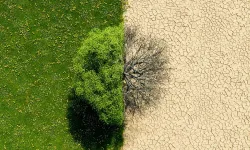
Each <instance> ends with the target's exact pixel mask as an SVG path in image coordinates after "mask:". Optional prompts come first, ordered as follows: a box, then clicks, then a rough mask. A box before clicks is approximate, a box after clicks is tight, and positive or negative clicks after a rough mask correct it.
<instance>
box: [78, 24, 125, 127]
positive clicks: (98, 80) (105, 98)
mask: <svg viewBox="0 0 250 150" xmlns="http://www.w3.org/2000/svg"><path fill="white" fill-rule="evenodd" d="M123 38H124V35H123V26H122V24H120V25H119V26H115V27H108V28H106V29H105V30H99V29H94V30H92V31H91V32H90V33H89V35H88V38H87V39H86V40H84V41H83V43H82V46H81V48H80V49H79V51H78V53H77V56H76V58H75V59H74V70H75V72H76V76H77V81H76V84H75V88H76V94H77V95H78V96H82V97H84V99H86V100H87V102H88V103H89V104H90V105H91V106H92V107H93V108H94V109H95V110H96V111H97V113H98V115H99V117H100V120H102V121H103V122H105V123H106V124H113V125H121V124H122V123H123V120H124V115H123V113H124V104H123V94H122V74H123Z"/></svg>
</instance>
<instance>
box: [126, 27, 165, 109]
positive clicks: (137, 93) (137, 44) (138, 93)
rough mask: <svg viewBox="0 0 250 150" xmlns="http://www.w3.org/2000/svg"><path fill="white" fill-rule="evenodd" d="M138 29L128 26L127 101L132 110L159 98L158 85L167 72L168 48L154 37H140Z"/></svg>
mask: <svg viewBox="0 0 250 150" xmlns="http://www.w3.org/2000/svg"><path fill="white" fill-rule="evenodd" d="M137 31H138V30H137V29H136V28H131V27H128V28H125V55H124V62H125V65H124V76H123V78H124V83H125V84H124V86H123V92H124V101H125V108H126V109H129V110H130V111H132V112H133V113H134V112H135V111H136V110H140V108H142V106H144V105H145V104H151V103H154V101H155V100H157V99H158V96H159V93H157V91H158V90H157V88H158V85H159V84H161V83H162V82H163V81H164V80H163V79H164V78H165V77H167V76H166V75H167V74H166V66H165V65H166V64H167V60H168V59H167V58H166V55H164V54H163V52H164V50H166V49H165V47H164V46H160V45H159V43H158V42H157V41H155V40H152V39H151V38H150V37H149V38H138V36H137Z"/></svg>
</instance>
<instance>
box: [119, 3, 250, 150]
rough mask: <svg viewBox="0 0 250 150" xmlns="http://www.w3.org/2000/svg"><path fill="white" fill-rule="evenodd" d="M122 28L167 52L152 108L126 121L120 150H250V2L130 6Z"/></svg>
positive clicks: (128, 117)
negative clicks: (165, 75)
mask: <svg viewBox="0 0 250 150" xmlns="http://www.w3.org/2000/svg"><path fill="white" fill-rule="evenodd" d="M128 2H129V5H130V7H129V8H128V9H127V12H126V13H125V19H126V20H127V21H126V25H138V26H139V27H140V29H141V30H140V31H141V33H142V34H144V35H149V34H152V35H153V36H155V38H159V39H164V40H165V41H166V43H167V45H168V46H169V49H168V57H169V58H170V67H173V68H175V69H174V70H172V71H171V73H170V81H169V83H167V86H166V87H165V90H164V92H163V93H162V95H163V96H162V98H161V99H160V102H159V105H157V107H150V108H149V109H148V110H146V111H145V112H144V115H138V114H136V115H135V116H134V117H132V116H131V115H130V114H127V127H126V129H125V133H124V137H125V144H124V146H123V149H124V150H147V149H149V150H165V149H180V150H184V149H197V150H201V149H209V150H210V149H234V150H239V149H250V1H249V0H129V1H128Z"/></svg>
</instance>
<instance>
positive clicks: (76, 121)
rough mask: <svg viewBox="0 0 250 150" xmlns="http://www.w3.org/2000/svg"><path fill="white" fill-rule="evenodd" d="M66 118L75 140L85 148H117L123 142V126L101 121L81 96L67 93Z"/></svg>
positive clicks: (103, 149)
mask: <svg viewBox="0 0 250 150" xmlns="http://www.w3.org/2000/svg"><path fill="white" fill-rule="evenodd" d="M67 118H68V120H69V130H70V133H71V135H72V136H73V138H74V140H75V141H76V142H79V143H80V144H81V146H82V147H83V148H84V149H87V150H106V149H113V150H118V149H120V148H121V146H122V144H123V136H122V133H123V129H124V126H122V127H119V126H110V125H106V124H104V123H103V122H101V121H100V120H99V118H98V115H97V113H96V111H95V110H94V109H93V108H92V107H91V106H90V105H89V104H87V103H86V101H85V100H84V99H83V98H80V97H78V96H76V95H75V92H74V90H72V92H71V93H70V95H69V105H68V113H67Z"/></svg>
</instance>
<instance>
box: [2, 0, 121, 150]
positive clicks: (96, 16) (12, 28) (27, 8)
mask: <svg viewBox="0 0 250 150" xmlns="http://www.w3.org/2000/svg"><path fill="white" fill-rule="evenodd" d="M121 5H122V4H121V2H120V1H119V0H117V1H114V0H71V1H66V0H50V1H49V0H42V1H34V0H0V41H1V43H0V149H11V150H15V149H25V150H26V149H60V150H63V149H65V150H67V149H81V148H82V147H81V145H80V144H78V143H77V142H75V141H74V140H73V138H72V135H71V134H70V132H69V125H68V124H69V123H68V119H67V107H68V98H67V97H68V94H69V91H70V89H71V85H72V78H73V74H72V72H71V71H70V70H71V67H72V58H73V57H74V55H75V52H76V51H77V49H78V48H79V46H80V45H81V42H82V40H83V39H84V38H85V36H86V35H87V33H88V32H89V31H90V30H91V29H92V28H94V27H98V28H101V29H103V28H104V27H107V26H112V25H118V24H119V23H120V22H121V21H122V8H121Z"/></svg>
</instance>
